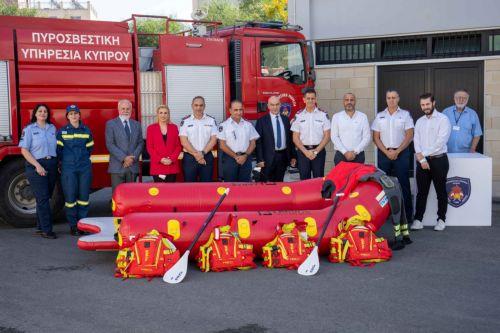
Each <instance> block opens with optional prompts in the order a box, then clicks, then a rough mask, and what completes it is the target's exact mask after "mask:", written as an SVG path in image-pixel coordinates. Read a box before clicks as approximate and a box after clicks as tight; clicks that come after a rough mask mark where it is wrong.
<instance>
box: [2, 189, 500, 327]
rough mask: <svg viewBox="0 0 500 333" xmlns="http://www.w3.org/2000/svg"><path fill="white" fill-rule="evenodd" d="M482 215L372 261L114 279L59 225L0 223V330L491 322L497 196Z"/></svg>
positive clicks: (498, 245) (499, 232)
mask: <svg viewBox="0 0 500 333" xmlns="http://www.w3.org/2000/svg"><path fill="white" fill-rule="evenodd" d="M108 200H109V189H105V190H102V191H99V192H96V193H94V194H92V196H91V202H92V208H91V215H92V216H103V215H109V214H110V212H109V210H108ZM493 220H494V221H493V226H492V227H474V228H473V227H449V228H447V229H446V230H445V231H444V232H435V231H433V230H432V229H425V230H422V231H419V232H415V233H412V235H411V237H412V239H413V240H414V243H413V244H411V245H409V246H407V247H406V248H405V249H404V250H402V251H399V252H395V253H394V257H393V259H392V260H391V261H389V262H386V263H380V264H377V265H375V266H374V267H368V268H359V267H351V266H349V265H348V264H331V263H329V262H328V261H327V260H326V258H322V260H321V269H320V272H319V274H318V275H316V276H314V277H302V276H299V275H298V274H297V273H296V272H295V271H288V270H284V269H265V268H263V267H259V268H257V269H255V270H251V271H239V272H224V273H201V272H200V271H199V270H198V269H197V268H196V267H195V265H194V264H191V266H190V268H189V272H188V275H187V277H186V279H185V280H184V281H183V282H182V283H181V284H179V285H168V284H165V283H163V282H162V281H161V279H154V280H152V281H147V280H144V279H142V280H136V279H129V280H126V281H122V280H121V279H118V278H115V277H113V271H114V259H115V253H113V252H85V251H81V250H79V249H78V248H77V247H76V241H77V239H76V238H75V237H71V236H70V235H69V234H68V227H67V225H65V224H58V225H56V227H55V231H56V232H57V233H58V235H59V238H58V239H57V240H48V239H42V238H40V237H37V236H34V229H14V228H11V227H9V226H6V225H3V226H0V276H1V281H0V332H1V333H4V332H13V333H17V332H224V333H236V332H238V333H249V332H252V333H260V332H395V331H402V332H499V331H500V260H499V253H500V242H499V240H500V205H499V204H495V205H494V208H493ZM390 229H391V228H390V226H387V225H386V226H384V228H383V229H382V231H381V233H380V234H381V235H387V236H390ZM259 264H260V262H259Z"/></svg>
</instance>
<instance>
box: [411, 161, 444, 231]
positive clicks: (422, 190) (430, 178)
mask: <svg viewBox="0 0 500 333" xmlns="http://www.w3.org/2000/svg"><path fill="white" fill-rule="evenodd" d="M427 162H428V163H429V166H430V170H424V169H422V167H421V166H420V163H418V162H417V172H416V177H417V204H416V207H415V220H419V221H422V219H423V218H424V213H425V207H426V205H427V196H428V194H429V189H430V187H431V182H432V183H434V189H435V190H436V195H437V201H438V212H437V215H438V218H439V219H441V220H443V221H446V211H447V209H448V195H447V193H446V176H447V175H448V170H449V169H450V165H449V163H448V156H447V155H444V156H442V157H438V158H433V159H429V158H427Z"/></svg>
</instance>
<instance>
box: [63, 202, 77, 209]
mask: <svg viewBox="0 0 500 333" xmlns="http://www.w3.org/2000/svg"><path fill="white" fill-rule="evenodd" d="M64 206H66V207H68V208H73V207H75V206H76V202H65V203H64Z"/></svg>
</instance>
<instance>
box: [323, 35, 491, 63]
mask: <svg viewBox="0 0 500 333" xmlns="http://www.w3.org/2000/svg"><path fill="white" fill-rule="evenodd" d="M315 44H316V64H317V65H329V64H345V63H363V62H383V61H398V60H411V59H435V58H452V57H455V58H456V57H473V56H487V55H492V54H500V31H498V30H481V31H464V32H459V33H456V32H455V33H443V34H432V35H430V34H429V35H415V36H401V37H387V38H373V39H359V40H339V41H321V42H316V43H315Z"/></svg>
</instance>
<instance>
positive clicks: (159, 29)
mask: <svg viewBox="0 0 500 333" xmlns="http://www.w3.org/2000/svg"><path fill="white" fill-rule="evenodd" d="M136 22H137V32H138V33H148V34H164V33H166V19H153V18H147V19H146V18H137V21H136ZM130 29H131V30H132V29H133V27H132V22H131V23H130ZM186 29H187V27H186V26H184V25H183V24H181V23H179V22H169V28H168V31H169V34H176V33H179V32H181V31H184V30H186ZM138 39H139V46H154V47H157V46H158V37H157V36H147V35H142V36H141V35H139V38H138Z"/></svg>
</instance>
